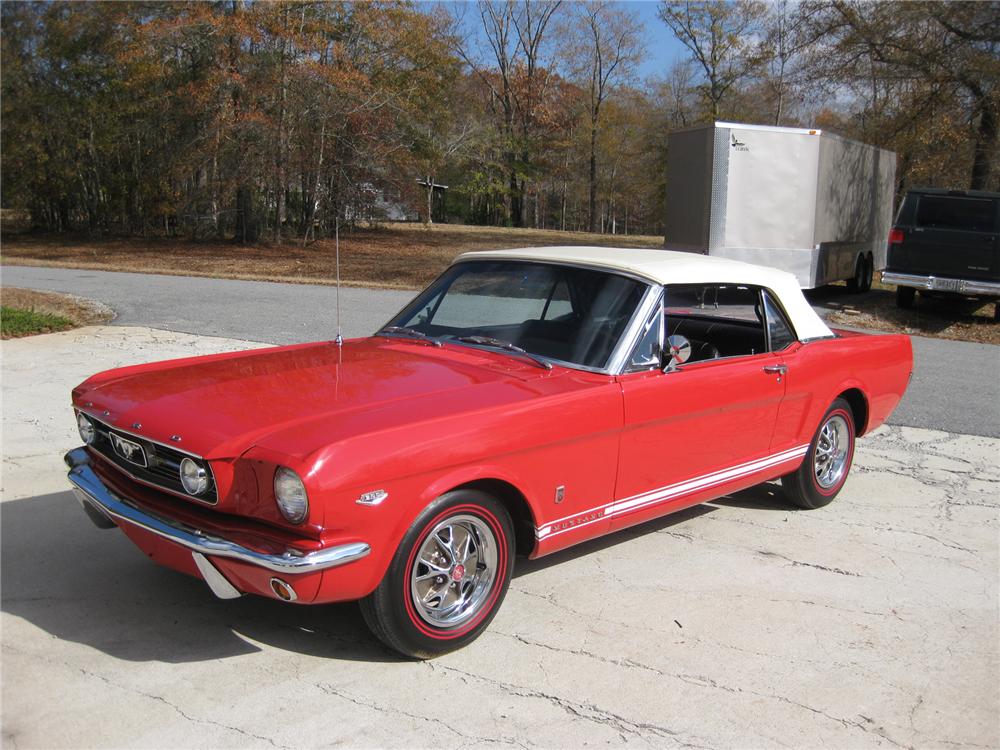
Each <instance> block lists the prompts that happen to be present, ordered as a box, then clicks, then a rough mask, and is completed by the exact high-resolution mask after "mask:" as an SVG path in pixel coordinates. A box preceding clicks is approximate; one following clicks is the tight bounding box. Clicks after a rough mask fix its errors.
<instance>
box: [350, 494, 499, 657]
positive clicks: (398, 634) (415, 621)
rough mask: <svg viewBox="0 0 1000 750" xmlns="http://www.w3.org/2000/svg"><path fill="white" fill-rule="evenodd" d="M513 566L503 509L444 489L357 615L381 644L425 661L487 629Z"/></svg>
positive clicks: (486, 499)
mask: <svg viewBox="0 0 1000 750" xmlns="http://www.w3.org/2000/svg"><path fill="white" fill-rule="evenodd" d="M513 563H514V527H513V523H512V522H511V519H510V514H509V513H508V512H507V509H506V508H504V506H503V505H502V504H501V503H499V502H498V501H497V500H496V499H495V498H493V497H491V496H490V495H487V494H485V493H483V492H478V491H476V490H456V491H453V492H449V493H446V494H444V495H442V496H441V497H439V498H438V499H437V500H435V501H434V502H433V503H431V505H429V506H428V507H427V508H426V509H424V511H423V512H422V513H421V514H420V516H419V517H418V518H417V520H416V521H414V523H413V525H412V526H411V527H410V529H409V531H407V532H406V534H405V536H404V537H403V541H402V542H401V543H400V545H399V548H398V549H397V550H396V554H395V555H394V556H393V559H392V562H391V563H390V565H389V570H388V571H387V572H386V574H385V577H384V578H383V579H382V582H381V583H380V584H379V586H378V588H376V589H375V591H373V592H372V593H371V594H370V595H369V596H367V597H366V598H365V599H362V600H361V613H362V615H363V616H364V618H365V622H366V623H367V624H368V627H369V628H370V629H371V631H372V632H373V633H374V634H375V635H376V636H377V637H378V638H379V640H381V641H382V642H383V643H385V644H386V645H387V646H389V647H390V648H392V649H394V650H396V651H398V652H400V653H401V654H404V655H405V656H411V657H414V658H417V659H429V658H432V657H435V656H438V655H440V654H443V653H446V652H448V651H452V650H454V649H457V648H460V647H462V646H464V645H466V644H467V643H470V642H471V641H473V640H475V639H476V638H477V637H478V636H479V634H480V633H482V632H483V631H484V630H485V629H486V627H487V626H488V625H489V624H490V621H491V620H492V619H493V617H494V615H496V613H497V610H498V609H499V608H500V604H501V602H503V598H504V596H505V595H506V593H507V587H508V585H509V584H510V575H511V570H512V568H513Z"/></svg>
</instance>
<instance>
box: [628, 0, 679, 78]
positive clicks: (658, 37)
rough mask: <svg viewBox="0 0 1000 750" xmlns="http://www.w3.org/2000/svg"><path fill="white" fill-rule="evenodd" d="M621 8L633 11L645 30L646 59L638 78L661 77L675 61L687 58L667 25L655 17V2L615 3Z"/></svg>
mask: <svg viewBox="0 0 1000 750" xmlns="http://www.w3.org/2000/svg"><path fill="white" fill-rule="evenodd" d="M617 4H618V5H620V6H621V7H622V8H628V9H629V10H633V11H635V13H636V15H638V16H639V18H641V19H642V23H643V26H644V27H645V30H646V59H645V61H644V62H643V64H642V65H641V66H640V67H639V76H640V77H641V78H649V77H651V76H657V77H661V78H662V77H663V76H665V75H666V73H667V70H669V69H670V66H671V65H673V63H674V62H675V61H676V60H682V59H685V58H686V57H687V54H688V53H687V49H685V47H684V45H683V44H681V43H680V42H679V41H677V37H675V36H674V35H673V33H672V32H671V31H670V29H668V28H667V25H666V24H665V23H663V21H661V20H660V18H659V16H657V15H656V9H657V7H658V6H659V3H658V2H657V1H656V0H627V1H626V2H620V3H617Z"/></svg>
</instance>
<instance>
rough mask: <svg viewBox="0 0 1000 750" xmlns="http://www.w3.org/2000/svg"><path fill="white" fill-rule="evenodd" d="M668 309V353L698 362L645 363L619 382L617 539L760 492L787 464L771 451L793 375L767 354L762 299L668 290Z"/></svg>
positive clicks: (739, 290)
mask: <svg viewBox="0 0 1000 750" xmlns="http://www.w3.org/2000/svg"><path fill="white" fill-rule="evenodd" d="M665 299H666V304H665V306H664V308H663V309H664V312H665V315H664V317H663V318H662V322H661V323H660V325H663V326H664V334H663V335H664V341H663V344H664V350H665V351H668V352H669V351H670V347H671V345H673V346H674V349H677V347H678V346H680V347H682V348H683V347H684V346H687V347H688V350H689V353H690V356H689V358H688V359H687V360H686V361H685V362H682V363H676V364H675V366H672V367H670V368H669V369H668V371H666V372H664V371H663V370H661V369H660V367H658V366H657V367H647V368H643V367H641V357H640V358H639V360H638V362H637V361H635V360H634V361H633V369H634V370H637V371H633V372H630V373H626V374H624V375H622V376H621V378H620V383H621V387H622V394H623V400H624V427H623V432H622V436H621V442H620V449H619V469H618V479H617V483H616V487H615V504H614V505H613V506H612V510H611V512H610V515H611V516H612V524H611V527H612V529H619V528H625V527H627V526H631V525H633V524H636V523H641V522H642V521H645V520H648V519H650V518H654V517H657V516H660V515H663V514H664V513H669V512H672V511H674V510H679V509H680V508H683V507H687V506H689V505H692V504H695V503H697V502H702V501H703V500H705V499H709V498H711V497H714V496H717V495H719V494H723V493H724V492H725V491H729V490H731V489H732V488H741V487H745V486H749V485H751V484H754V483H756V481H760V480H759V479H757V478H758V477H760V476H762V475H763V474H766V472H767V470H768V468H769V467H770V466H773V465H775V464H776V462H778V461H779V458H776V457H775V456H773V455H772V454H771V451H770V448H771V440H772V436H773V433H774V427H775V421H776V419H777V415H778V409H779V406H780V404H781V400H782V398H783V396H784V392H785V384H784V377H783V372H784V367H785V365H784V362H783V359H782V357H781V355H780V354H776V353H772V352H771V351H770V347H769V345H768V338H769V335H768V331H767V328H766V326H765V320H764V307H763V298H762V296H761V290H759V289H756V288H752V287H736V286H734V285H728V286H726V285H699V287H697V288H696V289H692V288H676V289H673V288H672V287H670V286H668V287H666V297H665ZM640 346H641V344H640ZM637 365H638V366H637Z"/></svg>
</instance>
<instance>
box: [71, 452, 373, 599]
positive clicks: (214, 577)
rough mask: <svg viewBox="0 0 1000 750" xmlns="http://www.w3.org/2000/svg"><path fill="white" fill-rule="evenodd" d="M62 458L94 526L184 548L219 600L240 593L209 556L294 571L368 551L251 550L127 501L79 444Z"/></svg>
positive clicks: (357, 545) (351, 547)
mask: <svg viewBox="0 0 1000 750" xmlns="http://www.w3.org/2000/svg"><path fill="white" fill-rule="evenodd" d="M64 460H65V461H66V465H67V466H69V481H70V484H72V485H73V492H74V493H75V494H76V497H77V499H78V500H79V501H80V504H81V505H82V506H83V508H84V510H85V511H86V512H87V515H88V516H90V518H91V520H93V521H94V523H95V524H97V525H98V526H100V527H102V528H110V527H111V526H115V525H117V524H118V522H120V521H121V522H125V523H130V524H132V525H134V526H138V527H139V528H141V529H145V530H146V531H148V532H150V533H152V534H156V535H157V536H160V537H163V538H164V539H167V540H169V541H171V542H174V543H175V544H179V545H180V546H182V547H186V548H188V549H189V550H191V552H192V555H193V557H194V561H195V564H196V565H197V566H198V569H199V570H200V571H201V573H202V576H203V577H204V578H205V581H206V583H208V585H209V586H210V587H211V588H212V591H214V592H215V594H216V595H217V596H220V597H222V598H224V599H229V598H233V597H234V596H240V592H239V591H237V590H236V589H235V588H234V587H233V586H232V584H230V583H229V581H228V580H227V579H226V578H225V576H223V575H222V573H220V572H219V570H218V568H216V567H215V566H214V565H212V564H211V562H209V558H211V557H226V558H230V559H233V560H240V561H242V562H245V563H249V564H251V565H256V566H258V567H260V568H264V569H266V570H270V571H272V572H274V573H281V574H285V575H295V574H300V573H313V572H316V571H319V570H326V569H327V568H335V567H337V566H339V565H346V564H347V563H350V562H354V561H355V560H360V559H361V558H362V557H365V556H366V555H367V554H368V553H369V552H370V551H371V547H370V546H369V545H368V544H365V543H364V542H353V543H351V544H341V545H338V546H336V547H327V548H326V549H322V550H317V551H316V552H309V553H305V554H303V553H301V552H298V551H295V550H286V551H285V552H284V553H282V554H280V555H274V554H266V553H263V552H257V551H256V550H252V549H249V548H248V547H244V546H243V545H241V544H237V543H236V542H232V541H229V540H228V539H224V538H222V537H219V536H215V535H213V534H209V533H207V532H204V531H201V530H200V529H196V528H194V527H193V526H189V525H187V524H184V523H181V522H180V521H177V520H174V519H172V518H167V517H165V516H162V515H159V514H156V513H152V512H150V511H148V510H141V509H140V508H138V507H136V506H135V505H134V504H133V503H131V502H130V501H129V500H127V499H125V498H123V497H120V496H119V495H117V494H115V493H114V492H112V491H111V490H110V489H109V488H108V487H107V485H105V484H104V482H102V481H101V480H100V478H99V477H98V476H97V474H95V473H94V470H93V469H92V468H91V467H90V455H89V454H88V453H87V451H86V450H84V449H83V448H77V449H75V450H71V451H70V452H69V453H67V454H66V456H65V458H64Z"/></svg>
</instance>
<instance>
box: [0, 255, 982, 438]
mask: <svg viewBox="0 0 1000 750" xmlns="http://www.w3.org/2000/svg"><path fill="white" fill-rule="evenodd" d="M0 279H2V283H3V284H4V285H7V286H19V287H27V288H32V289H43V290H51V291H57V292H66V293H69V294H76V295H79V296H81V297H89V298H91V299H96V300H100V301H101V302H104V303H105V304H107V305H110V306H111V307H112V308H113V309H114V310H115V312H116V314H117V316H116V318H115V320H114V323H115V324H117V325H132V326H149V327H151V328H158V329H163V330H169V331H178V332H183V333H197V334H203V335H211V336H223V337H229V338H238V339H245V340H249V341H262V342H267V343H273V344H290V343H297V342H303V341H314V340H322V339H332V338H333V337H334V336H335V335H336V331H337V314H336V304H335V302H336V290H335V289H334V288H332V287H329V286H317V285H308V284H279V283H272V282H265V281H232V280H226V279H208V278H196V277H185V276H157V275H151V274H136V273H111V272H107V271H82V270H74V269H64V268H34V267H26V266H3V268H2V275H0ZM340 294H341V322H342V326H343V333H344V336H345V338H350V337H353V336H364V335H367V334H370V333H372V332H373V331H374V330H375V329H377V328H378V327H379V326H381V325H382V324H383V323H385V322H386V321H387V320H388V319H389V318H390V317H392V315H393V314H395V312H396V311H397V310H399V309H400V308H402V307H403V305H405V304H406V302H408V301H409V300H410V298H411V297H412V296H413V294H412V293H411V292H404V291H389V290H375V289H354V288H346V287H345V288H343V289H341V292H340ZM819 311H820V312H821V313H822V312H823V311H822V310H819ZM913 349H914V358H915V360H916V366H915V368H914V374H913V381H912V382H911V384H910V388H909V390H908V391H907V394H906V396H905V397H904V399H903V402H902V403H901V404H900V405H899V407H898V408H897V409H896V411H895V413H894V414H893V416H892V418H891V419H890V420H889V423H890V424H895V425H904V426H907V427H923V428H928V429H936V430H945V431H947V432H955V433H961V434H966V435H984V436H989V437H1000V347H998V346H992V345H990V344H973V343H967V342H962V341H946V340H943V339H929V338H920V337H913Z"/></svg>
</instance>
